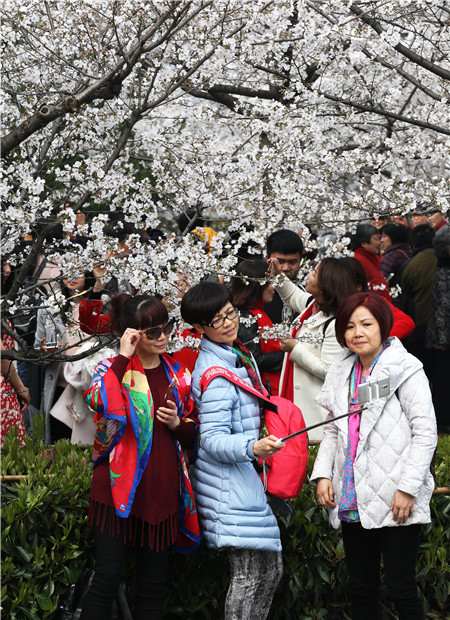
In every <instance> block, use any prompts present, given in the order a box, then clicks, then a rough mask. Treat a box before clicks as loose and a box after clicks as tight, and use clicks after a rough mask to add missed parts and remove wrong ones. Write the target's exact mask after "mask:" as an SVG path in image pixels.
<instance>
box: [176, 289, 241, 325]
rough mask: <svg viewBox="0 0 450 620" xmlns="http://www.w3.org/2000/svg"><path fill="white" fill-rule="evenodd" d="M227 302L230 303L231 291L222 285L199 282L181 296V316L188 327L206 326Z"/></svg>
mask: <svg viewBox="0 0 450 620" xmlns="http://www.w3.org/2000/svg"><path fill="white" fill-rule="evenodd" d="M228 302H231V291H230V290H229V289H228V288H227V287H226V286H225V285H224V284H219V282H208V281H204V282H199V283H198V284H196V285H195V286H192V287H191V288H190V289H189V290H188V291H187V293H186V294H185V295H184V296H183V299H182V300H181V316H182V317H183V319H184V320H185V321H186V323H189V324H190V325H194V323H199V324H200V325H202V324H208V323H211V321H212V320H213V318H214V317H215V316H216V314H217V313H218V312H220V310H222V308H223V307H224V306H226V305H227V303H228Z"/></svg>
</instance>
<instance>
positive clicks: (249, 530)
mask: <svg viewBox="0 0 450 620" xmlns="http://www.w3.org/2000/svg"><path fill="white" fill-rule="evenodd" d="M201 347H202V348H201V351H200V355H199V356H198V359H197V362H196V364H195V369H194V372H193V375H192V389H193V395H194V400H195V404H196V406H197V408H198V411H199V418H200V448H199V451H198V456H197V459H196V461H195V464H194V465H192V466H191V469H190V472H191V477H192V483H193V485H194V492H195V497H196V501H197V508H198V512H199V516H200V523H201V526H202V529H203V535H204V537H205V540H206V542H207V544H208V546H209V547H240V548H242V549H264V550H267V551H281V541H280V531H279V529H278V525H277V521H276V518H275V516H274V514H273V512H272V510H271V508H270V506H269V504H268V503H267V499H266V494H265V493H264V488H263V484H262V482H261V479H260V478H259V476H258V474H257V472H256V470H255V468H254V467H253V464H252V461H253V460H254V459H255V457H254V455H253V444H254V442H255V441H256V440H257V439H258V436H259V424H260V414H259V406H258V403H257V401H256V399H255V398H254V397H253V396H252V395H251V394H248V393H247V392H244V391H243V390H241V389H239V388H238V387H237V386H235V385H234V384H232V383H230V382H229V381H227V380H226V379H224V378H223V377H218V378H216V379H214V380H213V381H212V382H211V383H210V384H209V386H208V388H207V389H206V390H205V392H204V394H201V392H200V379H201V377H202V375H203V373H204V372H205V371H206V370H208V368H211V366H221V367H222V368H227V369H228V370H231V371H232V372H234V373H235V374H237V375H239V377H241V379H244V380H245V381H246V382H247V383H248V384H249V385H251V382H250V379H249V378H248V375H247V371H246V369H245V368H236V360H237V358H236V355H235V354H234V353H233V352H232V351H231V350H230V349H226V348H224V347H221V346H220V345H217V344H215V343H213V342H211V341H210V340H207V339H205V338H202V344H201Z"/></svg>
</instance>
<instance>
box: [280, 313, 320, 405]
mask: <svg viewBox="0 0 450 620" xmlns="http://www.w3.org/2000/svg"><path fill="white" fill-rule="evenodd" d="M315 303H316V302H314V303H312V304H310V305H309V306H308V307H307V308H306V310H304V312H303V314H302V315H301V316H300V317H299V318H298V319H297V321H296V323H295V325H294V328H293V329H292V338H295V337H296V336H297V334H298V333H299V332H300V330H301V328H302V325H303V323H304V322H305V321H306V319H309V317H310V316H311V315H312V314H313V308H314V305H315ZM280 396H282V397H283V398H287V399H288V400H290V401H291V402H292V403H293V402H294V362H293V361H292V360H291V354H290V353H288V354H287V358H286V366H285V369H284V375H283V385H282V386H281V394H280Z"/></svg>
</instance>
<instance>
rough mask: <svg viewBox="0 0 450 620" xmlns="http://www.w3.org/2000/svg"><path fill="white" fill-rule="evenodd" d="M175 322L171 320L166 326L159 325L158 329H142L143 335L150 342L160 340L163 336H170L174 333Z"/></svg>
mask: <svg viewBox="0 0 450 620" xmlns="http://www.w3.org/2000/svg"><path fill="white" fill-rule="evenodd" d="M174 325H175V321H174V320H173V319H170V320H169V321H167V323H164V325H158V327H149V328H148V329H142V330H141V333H142V334H144V336H146V337H147V338H148V339H149V340H158V338H160V337H161V334H164V335H165V336H168V335H169V334H171V333H172V330H173V328H174Z"/></svg>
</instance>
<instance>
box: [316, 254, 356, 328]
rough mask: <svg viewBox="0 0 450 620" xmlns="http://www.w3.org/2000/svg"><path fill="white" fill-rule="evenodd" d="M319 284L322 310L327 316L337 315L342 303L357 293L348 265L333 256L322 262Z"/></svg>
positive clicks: (318, 277)
mask: <svg viewBox="0 0 450 620" xmlns="http://www.w3.org/2000/svg"><path fill="white" fill-rule="evenodd" d="M317 284H318V286H319V288H320V292H321V298H320V303H319V306H320V309H321V310H322V312H323V313H324V314H325V315H326V316H331V315H333V314H336V312H337V309H338V308H339V306H340V304H341V303H342V301H343V300H344V299H345V298H346V297H348V296H349V295H352V294H353V293H355V292H356V284H355V280H354V279H353V277H352V274H351V272H350V271H349V269H348V267H347V265H346V264H344V263H343V261H341V260H340V259H339V258H334V257H331V256H328V257H325V258H323V259H322V260H321V261H320V266H319V272H318V275H317Z"/></svg>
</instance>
